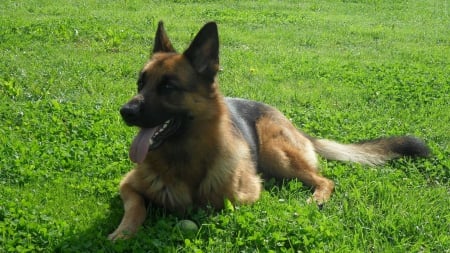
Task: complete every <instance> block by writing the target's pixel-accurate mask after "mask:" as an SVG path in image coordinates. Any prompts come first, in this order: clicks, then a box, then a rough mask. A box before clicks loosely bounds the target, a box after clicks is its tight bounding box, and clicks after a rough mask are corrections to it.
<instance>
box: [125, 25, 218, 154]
mask: <svg viewBox="0 0 450 253" xmlns="http://www.w3.org/2000/svg"><path fill="white" fill-rule="evenodd" d="M218 69H219V38H218V32H217V25H216V24H215V23H213V22H211V23H207V24H206V25H205V26H203V28H202V29H201V30H200V31H199V32H198V34H197V35H196V36H195V38H194V40H193V41H192V42H191V44H190V46H189V47H188V49H187V50H186V51H184V52H183V53H182V54H180V53H177V52H176V51H175V49H174V47H173V46H172V43H171V42H170V40H169V38H168V36H167V33H166V31H165V29H164V26H163V23H162V22H159V24H158V29H157V31H156V35H155V43H154V47H153V51H152V54H151V57H150V60H149V61H148V62H147V64H145V66H144V67H143V69H142V70H141V72H140V73H139V78H138V81H137V90H138V93H137V95H136V96H134V97H133V98H132V99H131V100H130V101H129V102H128V103H126V104H125V105H123V106H122V108H121V109H120V113H121V115H122V118H123V119H124V121H125V122H126V123H127V124H128V125H131V126H137V127H139V128H141V131H140V133H139V134H138V136H137V137H136V138H135V140H134V142H133V144H132V150H133V147H134V148H135V149H139V150H135V151H136V152H138V153H139V154H140V155H133V154H132V153H133V152H132V151H131V152H130V157H131V158H132V160H136V161H135V162H140V161H141V160H143V159H144V158H145V154H146V152H147V150H148V149H149V148H150V149H154V148H157V147H158V146H159V145H161V144H162V143H163V142H164V140H166V139H167V138H169V137H171V136H173V135H174V134H175V133H177V132H179V131H181V130H182V129H183V128H185V127H186V125H188V124H189V122H190V121H192V120H193V119H199V118H205V117H208V113H207V112H208V111H211V110H207V109H208V108H206V107H208V104H209V102H208V101H209V100H212V99H215V97H216V96H217V95H218V94H217V92H218V91H217V87H216V86H217V84H216V82H215V76H216V74H217V71H218ZM209 109H210V108H209ZM135 142H137V144H136V143H135ZM144 142H145V143H146V144H143V143H144ZM147 144H148V145H147ZM145 149H147V150H145ZM144 151H145V153H144Z"/></svg>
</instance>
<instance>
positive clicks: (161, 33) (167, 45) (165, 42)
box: [153, 21, 175, 53]
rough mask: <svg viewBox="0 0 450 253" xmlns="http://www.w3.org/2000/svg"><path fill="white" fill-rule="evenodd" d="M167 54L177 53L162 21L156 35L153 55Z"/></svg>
mask: <svg viewBox="0 0 450 253" xmlns="http://www.w3.org/2000/svg"><path fill="white" fill-rule="evenodd" d="M158 52H165V53H171V52H175V49H174V48H173V46H172V42H170V39H169V37H168V36H167V33H166V30H165V29H164V24H163V22H162V21H159V22H158V29H157V30H156V35H155V44H154V45H153V53H158Z"/></svg>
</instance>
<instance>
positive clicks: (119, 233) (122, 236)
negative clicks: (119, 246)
mask: <svg viewBox="0 0 450 253" xmlns="http://www.w3.org/2000/svg"><path fill="white" fill-rule="evenodd" d="M133 234H134V233H132V232H130V231H129V230H124V229H119V228H118V229H116V230H115V231H114V232H112V233H111V234H109V235H108V240H110V241H113V242H114V241H116V240H126V239H129V238H131V237H132V236H133Z"/></svg>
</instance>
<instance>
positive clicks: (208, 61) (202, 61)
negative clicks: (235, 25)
mask: <svg viewBox="0 0 450 253" xmlns="http://www.w3.org/2000/svg"><path fill="white" fill-rule="evenodd" d="M183 54H184V55H185V56H186V58H187V59H188V60H189V61H190V62H191V64H192V66H193V67H194V69H195V70H196V71H197V72H198V73H199V74H201V75H203V76H204V77H207V78H211V79H214V77H215V75H216V73H217V71H218V70H219V34H218V32H217V25H216V23H214V22H210V23H207V24H206V25H205V26H203V28H202V29H201V30H200V31H199V32H198V34H197V35H196V36H195V38H194V40H193V41H192V43H191V45H190V46H189V48H188V49H187V50H186V51H185V52H184V53H183Z"/></svg>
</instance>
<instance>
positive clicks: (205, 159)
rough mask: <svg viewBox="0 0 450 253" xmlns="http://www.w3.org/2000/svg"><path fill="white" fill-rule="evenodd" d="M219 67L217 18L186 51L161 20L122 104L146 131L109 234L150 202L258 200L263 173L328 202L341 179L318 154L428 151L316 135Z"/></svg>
mask: <svg viewBox="0 0 450 253" xmlns="http://www.w3.org/2000/svg"><path fill="white" fill-rule="evenodd" d="M218 70H219V38H218V31H217V25H216V24H215V23H214V22H211V23H207V24H206V25H205V26H204V27H203V28H202V29H201V30H200V31H199V32H198V34H197V35H196V37H195V38H194V40H193V41H192V42H191V44H190V46H189V48H188V49H187V50H186V51H184V52H183V53H182V54H180V53H177V52H176V51H175V49H174V47H173V46H172V43H171V42H170V40H169V38H168V36H167V34H166V31H165V29H164V26H163V23H162V22H159V24H158V28H157V31H156V36H155V42H154V48H153V52H152V54H151V57H150V60H149V61H148V62H147V63H146V64H145V65H144V67H143V69H142V70H141V71H140V74H139V78H138V81H137V90H138V93H137V95H136V96H134V97H133V98H131V100H130V101H129V102H128V103H126V104H125V105H123V107H122V108H121V109H120V113H121V115H122V117H123V120H124V121H125V122H126V124H128V125H130V126H136V127H138V128H139V129H140V130H139V133H138V134H137V136H136V137H135V138H134V140H133V142H132V144H131V148H130V154H129V155H130V159H131V160H132V161H133V162H134V163H136V164H137V165H136V167H135V168H134V169H133V170H131V171H130V172H128V174H127V175H126V176H125V178H124V179H123V180H122V182H121V184H120V196H121V198H122V200H123V203H124V208H125V213H124V216H123V218H122V221H121V223H120V225H119V226H118V228H117V229H116V230H115V231H114V232H113V233H112V234H110V235H109V239H111V240H116V239H119V238H128V237H130V236H132V235H133V234H135V233H136V231H137V230H138V228H139V227H140V226H141V225H142V224H143V222H144V220H145V218H146V214H147V211H146V206H147V204H150V203H151V204H153V205H156V206H161V207H163V208H165V209H168V210H171V211H175V212H181V213H182V212H184V211H186V210H187V209H188V208H190V207H200V208H201V207H206V206H210V207H212V208H213V209H220V208H223V206H224V201H225V200H229V201H231V203H233V204H246V203H252V202H255V201H256V200H257V199H258V198H259V195H260V192H261V188H262V178H270V177H273V178H278V179H292V178H298V179H299V180H300V181H302V182H303V183H304V184H305V185H307V186H309V187H311V188H312V189H314V193H313V196H312V197H311V201H312V202H315V203H317V204H318V205H321V204H322V203H324V202H325V201H327V200H328V199H329V198H330V195H331V193H332V191H333V188H334V183H333V182H332V181H331V180H329V179H327V178H325V177H323V176H321V175H320V174H319V173H318V159H317V157H316V153H317V154H319V155H322V156H323V157H325V158H327V159H333V160H340V161H351V162H357V163H361V164H368V165H378V164H382V163H383V162H385V161H388V160H390V159H393V158H397V157H400V156H411V157H426V156H428V155H429V149H428V147H427V146H426V145H425V144H424V142H422V141H421V140H419V139H417V138H415V137H410V136H400V137H388V138H380V139H375V140H369V141H364V142H359V143H354V144H341V143H338V142H335V141H331V140H326V139H317V138H313V137H311V136H308V135H306V134H304V133H302V132H300V131H298V130H297V129H296V128H295V127H294V125H293V124H292V123H291V122H290V121H289V120H288V119H287V118H286V117H285V116H283V114H282V113H281V112H280V111H278V110H277V109H275V108H273V107H271V106H269V105H266V104H263V103H259V102H254V101H250V100H245V99H239V98H228V97H224V96H223V95H222V94H221V93H220V91H219V87H218V83H217V79H216V75H217V72H218Z"/></svg>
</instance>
